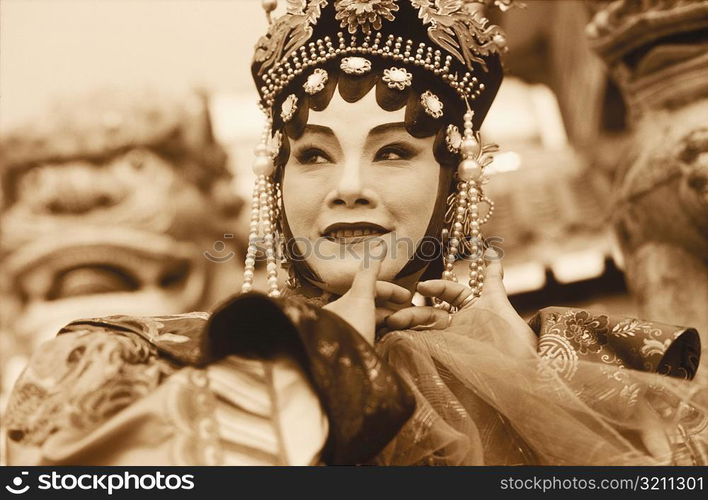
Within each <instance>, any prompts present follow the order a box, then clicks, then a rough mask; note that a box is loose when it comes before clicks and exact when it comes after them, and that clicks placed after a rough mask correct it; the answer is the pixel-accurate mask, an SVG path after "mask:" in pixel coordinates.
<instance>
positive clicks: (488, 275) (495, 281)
mask: <svg viewBox="0 0 708 500" xmlns="http://www.w3.org/2000/svg"><path fill="white" fill-rule="evenodd" d="M484 260H485V261H486V263H487V264H486V266H485V269H484V289H485V290H489V289H501V290H502V291H504V293H506V289H505V288H504V281H503V279H504V269H503V268H502V264H501V256H500V255H499V254H498V253H497V252H496V251H495V250H494V249H493V248H487V250H486V251H485V252H484Z"/></svg>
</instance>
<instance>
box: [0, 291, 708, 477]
mask: <svg viewBox="0 0 708 500" xmlns="http://www.w3.org/2000/svg"><path fill="white" fill-rule="evenodd" d="M469 314H470V315H469V316H468V318H467V319H468V320H469V321H468V323H465V324H464V325H460V324H457V325H455V326H452V327H449V328H447V329H445V330H423V331H396V332H389V333H388V334H386V335H385V336H384V337H383V338H382V339H381V340H380V341H379V342H378V343H377V344H376V346H375V347H374V348H372V347H370V346H369V345H368V344H367V343H366V342H365V341H364V340H363V339H362V338H361V337H360V336H359V335H358V334H357V333H356V332H355V331H354V330H353V329H352V328H351V327H350V326H349V325H348V324H347V323H346V322H345V321H343V320H341V319H340V318H339V317H337V316H335V315H334V314H332V313H330V312H328V311H326V310H323V309H321V308H319V307H316V306H314V305H312V304H309V303H307V302H305V301H303V300H302V299H301V298H299V297H288V298H285V299H278V300H273V299H269V298H267V297H265V296H263V295H260V294H245V295H240V296H237V297H236V298H234V299H232V300H231V301H229V302H227V303H226V304H224V305H223V306H222V307H221V308H220V309H219V310H217V311H216V312H215V313H214V314H213V315H211V316H209V315H207V314H204V313H192V314H186V315H177V316H168V317H151V318H134V317H122V316H113V317H108V318H102V319H91V320H80V321H76V322H74V323H72V324H70V325H68V326H67V327H66V328H64V329H63V330H62V331H61V332H60V334H59V336H58V337H57V338H55V339H54V340H52V341H50V342H48V343H47V344H45V345H44V346H43V347H42V348H41V349H40V350H39V351H38V352H37V353H36V354H35V355H34V357H33V359H32V360H31V362H30V364H29V366H28V367H27V369H26V370H25V372H24V374H23V375H22V377H21V378H20V380H19V381H18V383H17V385H16V386H15V389H14V391H13V394H12V397H11V399H10V403H9V405H8V409H7V412H6V415H5V427H6V432H7V443H8V461H9V463H10V464H12V465H33V464H42V465H55V464H97V465H107V464H116V465H117V464H160V465H169V464H176V465H177V464H195V465H197V464H198V465H213V464H261V465H265V464H380V465H389V464H390V465H413V464H416V465H421V464H424V465H514V464H557V465H567V464H575V465H584V464H594V465H621V464H630V465H645V464H647V465H655V464H666V465H668V464H685V465H693V464H706V463H707V462H708V412H707V409H708V385H706V384H705V382H704V381H702V380H705V378H703V379H700V380H691V379H692V378H693V377H694V375H695V374H696V370H697V366H698V357H699V353H700V343H699V339H698V335H697V333H696V331H695V330H693V329H690V328H689V329H686V328H677V327H671V326H668V325H660V324H656V323H649V322H642V321H639V320H636V319H632V318H615V317H610V316H607V315H604V314H596V313H591V312H588V311H584V310H577V309H568V308H547V309H544V310H542V311H540V312H539V313H538V314H537V315H536V316H535V317H534V318H533V319H532V320H531V322H530V324H529V325H530V327H531V328H532V329H533V330H534V332H535V333H536V334H537V336H538V347H537V349H536V350H535V351H533V350H532V349H531V348H529V350H528V352H527V353H525V352H523V350H519V349H518V348H516V347H518V346H516V345H515V344H514V342H518V341H517V340H515V339H518V338H519V337H517V336H515V335H514V332H513V331H510V328H511V327H510V326H509V325H508V324H506V323H505V322H504V321H503V320H502V319H501V317H500V316H499V315H497V314H496V313H495V312H494V311H490V310H484V309H479V310H473V311H472V312H471V313H469ZM454 324H455V323H453V325H454ZM470 325H472V326H470ZM511 347H513V348H511ZM305 437H306V438H305Z"/></svg>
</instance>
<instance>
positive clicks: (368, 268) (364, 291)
mask: <svg viewBox="0 0 708 500" xmlns="http://www.w3.org/2000/svg"><path fill="white" fill-rule="evenodd" d="M385 256H386V244H385V243H384V242H383V240H378V241H377V242H375V243H374V244H373V245H371V246H370V247H369V248H368V249H367V252H366V253H365V254H364V258H363V259H362V260H361V263H360V264H359V271H358V272H357V273H356V276H354V281H352V286H351V288H350V289H349V291H348V292H347V293H346V295H349V296H350V297H353V298H359V299H373V298H374V297H375V295H376V278H377V277H378V275H379V271H380V270H381V262H382V261H383V259H384V257H385Z"/></svg>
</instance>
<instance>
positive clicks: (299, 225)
mask: <svg viewBox="0 0 708 500" xmlns="http://www.w3.org/2000/svg"><path fill="white" fill-rule="evenodd" d="M281 189H282V194H283V209H284V210H285V216H286V217H287V219H288V224H289V226H290V230H291V231H292V233H293V236H295V237H298V236H309V234H308V232H309V230H311V229H312V228H313V227H315V225H314V224H315V221H316V219H317V216H318V214H319V213H320V212H321V208H322V200H323V197H322V196H321V194H320V192H319V190H318V189H317V183H313V182H307V180H306V179H305V178H304V177H303V176H302V175H300V174H298V173H288V171H287V167H286V170H285V172H284V174H283V180H282V185H281Z"/></svg>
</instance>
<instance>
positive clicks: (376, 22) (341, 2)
mask: <svg viewBox="0 0 708 500" xmlns="http://www.w3.org/2000/svg"><path fill="white" fill-rule="evenodd" d="M334 8H335V10H336V11H337V14H336V16H335V19H337V20H338V21H341V24H340V26H341V27H342V28H347V31H349V33H351V34H354V33H356V32H357V30H358V29H359V28H361V31H362V32H364V33H366V34H368V33H371V30H372V28H373V29H374V30H380V29H381V22H382V18H383V19H386V20H387V21H393V20H394V15H393V13H394V12H396V11H398V5H396V2H395V0H337V1H336V2H334Z"/></svg>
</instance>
